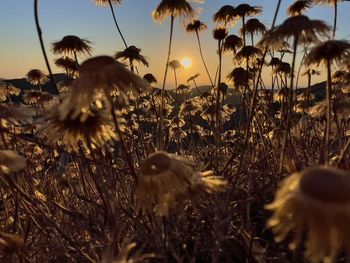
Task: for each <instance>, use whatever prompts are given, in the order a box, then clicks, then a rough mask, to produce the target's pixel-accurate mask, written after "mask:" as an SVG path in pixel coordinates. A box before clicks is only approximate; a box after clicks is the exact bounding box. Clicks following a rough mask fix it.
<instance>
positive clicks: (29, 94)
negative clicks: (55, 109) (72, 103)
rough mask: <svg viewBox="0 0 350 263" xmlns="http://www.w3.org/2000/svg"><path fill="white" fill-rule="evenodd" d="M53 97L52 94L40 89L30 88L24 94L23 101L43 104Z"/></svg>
mask: <svg viewBox="0 0 350 263" xmlns="http://www.w3.org/2000/svg"><path fill="white" fill-rule="evenodd" d="M52 99H53V96H52V95H51V94H49V93H47V92H42V91H38V90H28V91H26V92H25V93H24V94H23V102H24V103H26V104H42V103H45V102H49V101H51V100H52Z"/></svg>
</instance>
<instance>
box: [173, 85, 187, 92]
mask: <svg viewBox="0 0 350 263" xmlns="http://www.w3.org/2000/svg"><path fill="white" fill-rule="evenodd" d="M189 89H190V86H188V85H185V84H180V85H179V86H177V88H176V90H178V91H179V92H187V91H188V90H189Z"/></svg>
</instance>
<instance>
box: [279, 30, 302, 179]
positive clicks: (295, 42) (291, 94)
mask: <svg viewBox="0 0 350 263" xmlns="http://www.w3.org/2000/svg"><path fill="white" fill-rule="evenodd" d="M297 47H298V36H294V44H293V62H292V75H291V77H290V88H289V97H288V98H289V103H288V113H287V120H286V127H285V128H286V130H285V132H284V137H283V143H282V150H281V158H280V164H279V172H280V173H281V172H282V169H283V163H284V155H285V151H286V147H287V140H288V134H289V129H290V126H291V115H292V110H293V87H294V68H295V59H296V56H297Z"/></svg>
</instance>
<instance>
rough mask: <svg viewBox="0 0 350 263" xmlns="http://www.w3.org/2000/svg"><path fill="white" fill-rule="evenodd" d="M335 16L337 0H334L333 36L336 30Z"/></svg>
mask: <svg viewBox="0 0 350 263" xmlns="http://www.w3.org/2000/svg"><path fill="white" fill-rule="evenodd" d="M337 17H338V0H335V1H334V20H333V38H335V32H336V30H337Z"/></svg>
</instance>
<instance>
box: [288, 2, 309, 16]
mask: <svg viewBox="0 0 350 263" xmlns="http://www.w3.org/2000/svg"><path fill="white" fill-rule="evenodd" d="M311 6H312V1H311V0H297V1H295V2H294V3H293V4H291V5H290V6H289V7H288V10H287V15H288V16H299V15H302V14H303V13H304V12H305V11H307V10H308V9H309V8H310V7H311Z"/></svg>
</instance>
